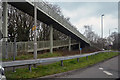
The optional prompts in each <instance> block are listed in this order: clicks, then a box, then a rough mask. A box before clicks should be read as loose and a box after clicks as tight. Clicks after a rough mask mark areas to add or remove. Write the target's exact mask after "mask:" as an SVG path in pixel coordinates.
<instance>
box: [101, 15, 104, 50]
mask: <svg viewBox="0 0 120 80" xmlns="http://www.w3.org/2000/svg"><path fill="white" fill-rule="evenodd" d="M103 17H104V14H102V15H101V38H103ZM103 47H104V43H103V39H102V49H103Z"/></svg>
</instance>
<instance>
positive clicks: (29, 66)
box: [28, 64, 32, 72]
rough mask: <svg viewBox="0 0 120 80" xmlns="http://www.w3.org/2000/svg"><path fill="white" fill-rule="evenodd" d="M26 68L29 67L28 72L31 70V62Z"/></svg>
mask: <svg viewBox="0 0 120 80" xmlns="http://www.w3.org/2000/svg"><path fill="white" fill-rule="evenodd" d="M28 69H29V71H30V72H31V71H32V69H31V64H29V65H28Z"/></svg>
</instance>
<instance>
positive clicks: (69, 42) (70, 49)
mask: <svg viewBox="0 0 120 80" xmlns="http://www.w3.org/2000/svg"><path fill="white" fill-rule="evenodd" d="M69 51H71V37H70V36H69Z"/></svg>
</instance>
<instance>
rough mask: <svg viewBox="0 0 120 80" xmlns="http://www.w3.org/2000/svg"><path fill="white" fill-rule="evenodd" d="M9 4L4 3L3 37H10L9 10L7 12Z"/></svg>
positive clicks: (5, 39)
mask: <svg viewBox="0 0 120 80" xmlns="http://www.w3.org/2000/svg"><path fill="white" fill-rule="evenodd" d="M7 5H8V4H7V2H3V27H2V31H3V37H8V25H7V23H8V10H7ZM3 41H7V38H4V39H3Z"/></svg>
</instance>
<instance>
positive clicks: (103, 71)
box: [57, 55, 120, 78]
mask: <svg viewBox="0 0 120 80" xmlns="http://www.w3.org/2000/svg"><path fill="white" fill-rule="evenodd" d="M118 59H120V55H119V56H117V57H114V58H112V59H109V60H107V61H104V62H102V63H99V64H97V65H94V66H91V67H88V68H86V69H78V70H76V71H75V72H71V73H70V74H66V75H64V76H63V75H62V76H60V77H57V78H119V77H120V68H118ZM119 67H120V66H119Z"/></svg>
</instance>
